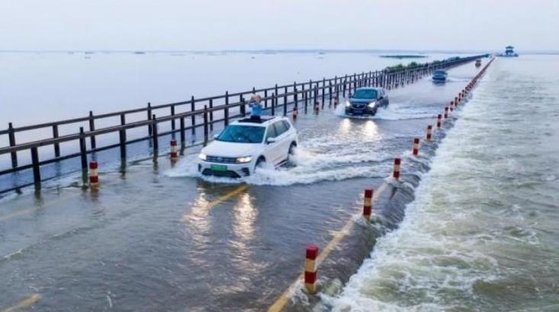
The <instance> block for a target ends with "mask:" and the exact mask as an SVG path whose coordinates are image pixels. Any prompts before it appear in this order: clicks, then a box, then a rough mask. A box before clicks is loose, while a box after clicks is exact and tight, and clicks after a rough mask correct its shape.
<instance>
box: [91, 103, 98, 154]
mask: <svg viewBox="0 0 559 312" xmlns="http://www.w3.org/2000/svg"><path fill="white" fill-rule="evenodd" d="M89 131H90V132H93V131H95V118H94V117H93V111H89ZM89 139H90V143H91V149H92V150H94V149H96V148H97V142H96V141H95V136H94V135H92V136H91V137H90V138H89Z"/></svg>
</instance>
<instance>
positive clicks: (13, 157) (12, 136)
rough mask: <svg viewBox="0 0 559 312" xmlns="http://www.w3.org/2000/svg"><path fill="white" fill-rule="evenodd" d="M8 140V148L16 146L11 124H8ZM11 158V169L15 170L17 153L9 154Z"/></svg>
mask: <svg viewBox="0 0 559 312" xmlns="http://www.w3.org/2000/svg"><path fill="white" fill-rule="evenodd" d="M8 140H9V141H10V147H13V146H16V135H15V131H14V126H13V125H12V123H11V122H10V123H8ZM10 155H11V158H12V168H14V169H15V168H17V152H11V153H10Z"/></svg>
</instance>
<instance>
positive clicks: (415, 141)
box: [411, 138, 419, 156]
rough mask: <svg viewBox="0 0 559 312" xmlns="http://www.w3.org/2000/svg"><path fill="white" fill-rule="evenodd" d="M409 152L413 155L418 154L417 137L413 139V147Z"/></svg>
mask: <svg viewBox="0 0 559 312" xmlns="http://www.w3.org/2000/svg"><path fill="white" fill-rule="evenodd" d="M411 152H412V154H413V156H419V138H414V139H413V147H412V151H411Z"/></svg>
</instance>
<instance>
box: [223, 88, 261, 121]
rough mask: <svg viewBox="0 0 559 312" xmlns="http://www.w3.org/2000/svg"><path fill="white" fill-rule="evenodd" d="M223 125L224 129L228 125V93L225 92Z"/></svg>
mask: <svg viewBox="0 0 559 312" xmlns="http://www.w3.org/2000/svg"><path fill="white" fill-rule="evenodd" d="M253 89H254V88H253ZM223 124H224V125H225V127H227V126H228V125H229V91H225V108H223Z"/></svg>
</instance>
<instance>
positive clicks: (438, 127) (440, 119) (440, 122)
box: [437, 114, 443, 129]
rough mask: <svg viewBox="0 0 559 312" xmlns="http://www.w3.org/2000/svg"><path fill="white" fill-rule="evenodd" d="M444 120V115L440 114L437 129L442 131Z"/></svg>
mask: <svg viewBox="0 0 559 312" xmlns="http://www.w3.org/2000/svg"><path fill="white" fill-rule="evenodd" d="M442 119H443V115H441V114H438V115H437V129H440V128H441V126H442Z"/></svg>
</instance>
